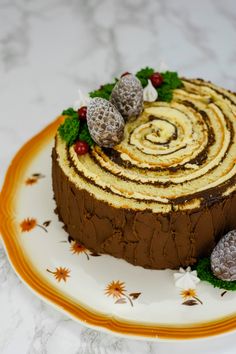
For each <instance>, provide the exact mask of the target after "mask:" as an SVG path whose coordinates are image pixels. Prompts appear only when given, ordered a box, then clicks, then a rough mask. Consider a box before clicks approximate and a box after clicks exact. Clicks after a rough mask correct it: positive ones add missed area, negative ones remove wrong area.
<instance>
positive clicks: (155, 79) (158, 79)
mask: <svg viewBox="0 0 236 354" xmlns="http://www.w3.org/2000/svg"><path fill="white" fill-rule="evenodd" d="M150 80H151V82H152V84H153V86H154V87H158V86H161V84H162V83H163V77H162V76H161V74H160V73H154V74H152V75H151V76H150Z"/></svg>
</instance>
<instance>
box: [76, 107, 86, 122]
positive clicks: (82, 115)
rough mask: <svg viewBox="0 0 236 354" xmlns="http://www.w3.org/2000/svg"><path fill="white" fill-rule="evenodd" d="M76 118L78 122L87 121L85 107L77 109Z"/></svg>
mask: <svg viewBox="0 0 236 354" xmlns="http://www.w3.org/2000/svg"><path fill="white" fill-rule="evenodd" d="M78 116H79V119H80V120H86V119H87V107H85V106H83V107H80V108H79V109H78Z"/></svg>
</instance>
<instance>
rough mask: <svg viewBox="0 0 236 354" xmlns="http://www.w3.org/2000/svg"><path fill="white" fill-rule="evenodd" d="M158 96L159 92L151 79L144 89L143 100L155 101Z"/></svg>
mask: <svg viewBox="0 0 236 354" xmlns="http://www.w3.org/2000/svg"><path fill="white" fill-rule="evenodd" d="M157 97H158V92H157V90H156V89H155V87H154V86H153V84H152V82H151V80H148V84H147V86H146V87H145V88H144V89H143V100H144V101H146V102H155V101H156V100H157Z"/></svg>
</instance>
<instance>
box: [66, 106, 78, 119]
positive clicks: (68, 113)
mask: <svg viewBox="0 0 236 354" xmlns="http://www.w3.org/2000/svg"><path fill="white" fill-rule="evenodd" d="M62 115H63V116H68V117H74V118H75V117H76V118H78V114H77V112H76V111H74V109H73V108H72V107H69V108H67V109H65V110H64V111H63V112H62Z"/></svg>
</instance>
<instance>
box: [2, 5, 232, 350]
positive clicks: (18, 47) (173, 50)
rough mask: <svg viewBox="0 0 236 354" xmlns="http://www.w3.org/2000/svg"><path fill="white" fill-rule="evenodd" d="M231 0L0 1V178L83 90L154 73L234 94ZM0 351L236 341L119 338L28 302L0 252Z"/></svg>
mask: <svg viewBox="0 0 236 354" xmlns="http://www.w3.org/2000/svg"><path fill="white" fill-rule="evenodd" d="M235 38H236V3H235V1H234V0H224V1H222V0H212V1H210V0H198V1H193V0H192V1H189V0H179V1H174V0H165V1H164V0H162V1H161V0H159V1H157V0H152V1H144V0H122V1H115V0H107V1H102V0H89V1H82V0H77V1H76V0H67V1H66V0H61V1H56V0H41V1H36V0H34V1H31V2H29V1H26V0H0V78H1V79H0V166H1V167H0V180H1V183H2V181H3V178H4V173H5V170H6V168H7V165H8V164H9V162H10V160H11V158H12V157H13V155H14V153H15V152H16V151H17V150H18V149H19V147H20V146H21V145H22V144H23V143H24V142H25V141H26V140H27V139H29V138H30V137H31V136H32V135H33V134H35V133H36V132H38V131H39V130H40V129H41V128H42V127H43V126H45V125H46V124H47V123H49V122H50V121H51V120H52V119H53V118H54V117H55V116H56V115H57V114H58V113H60V112H61V111H62V109H63V108H65V107H67V106H69V105H71V104H72V103H73V102H74V100H75V99H76V98H77V90H78V88H81V89H82V90H83V92H86V91H87V90H90V89H92V88H96V87H97V86H98V85H99V84H101V83H103V82H106V81H107V80H110V79H111V77H113V76H115V75H118V74H119V73H121V72H122V71H127V70H128V71H135V70H136V69H138V68H140V67H142V66H145V65H150V66H154V67H155V66H157V64H158V63H159V62H160V61H161V60H165V61H166V62H167V63H168V65H169V67H170V68H171V69H176V70H178V71H179V73H180V74H182V75H185V76H190V77H196V76H197V77H199V76H200V77H203V78H205V79H209V80H212V81H213V82H215V83H216V84H219V85H222V86H224V87H226V88H229V89H232V90H234V91H236V61H235V56H236V52H235V51H236V49H235V48H236V47H235ZM0 314H1V316H0V353H1V354H16V353H17V354H25V353H27V354H41V353H43V354H44V353H45V354H54V353H58V354H60V353H70V354H76V353H79V354H81V353H82V354H83V353H84V354H96V353H99V354H100V353H101V354H103V353H106V354H110V353H117V354H118V353H124V354H126V353H127V354H129V353H137V354H138V353H140V354H147V353H157V354H164V353H166V354H169V353H170V352H171V351H174V352H175V353H177V354H178V353H182V354H185V353H189V352H191V353H192V354H199V353H203V352H204V354H213V353H214V354H219V353H224V354H233V353H235V350H236V344H235V343H236V334H230V335H227V336H222V337H219V338H215V339H209V340H203V341H198V342H180V343H152V342H138V341H134V340H128V339H119V338H118V337H114V336H112V335H109V334H104V333H100V332H97V331H94V330H91V329H87V328H85V327H84V326H81V325H79V324H78V323H76V322H74V321H73V320H71V319H69V318H67V317H66V316H64V315H62V314H61V313H59V312H57V311H56V310H54V309H52V308H51V307H49V306H48V305H46V304H45V303H43V302H42V301H40V300H38V298H37V297H36V296H35V295H33V294H32V293H31V292H30V291H29V290H28V289H27V288H26V286H25V285H23V284H22V283H21V282H20V281H19V280H18V278H17V277H16V275H15V274H14V272H13V271H12V269H11V267H10V265H9V263H8V260H7V258H6V256H5V253H4V251H3V249H2V246H1V248H0Z"/></svg>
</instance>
